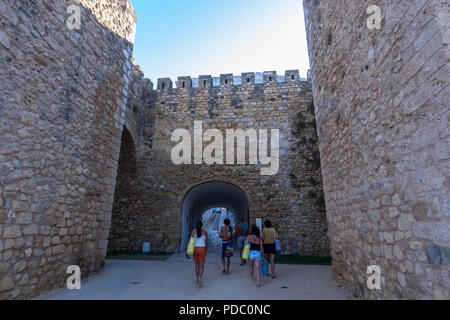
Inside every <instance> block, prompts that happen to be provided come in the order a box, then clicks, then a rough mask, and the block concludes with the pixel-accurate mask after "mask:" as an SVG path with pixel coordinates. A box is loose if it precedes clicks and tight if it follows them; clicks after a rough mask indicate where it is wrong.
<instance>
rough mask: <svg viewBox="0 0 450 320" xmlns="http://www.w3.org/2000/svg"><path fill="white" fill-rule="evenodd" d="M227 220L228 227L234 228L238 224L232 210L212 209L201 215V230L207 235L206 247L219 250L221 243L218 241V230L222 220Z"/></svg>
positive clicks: (221, 225)
mask: <svg viewBox="0 0 450 320" xmlns="http://www.w3.org/2000/svg"><path fill="white" fill-rule="evenodd" d="M225 219H229V220H230V225H231V226H232V227H233V228H234V227H235V225H236V224H238V223H239V221H238V219H237V216H236V215H235V214H234V212H233V210H230V209H227V208H222V207H221V208H212V209H208V210H206V211H205V212H203V214H202V222H203V229H204V230H205V231H206V232H207V233H208V246H209V248H210V249H212V248H214V249H216V250H220V249H221V248H222V247H221V246H222V242H221V241H220V239H219V233H220V228H221V227H223V226H224V225H225V224H224V220H225Z"/></svg>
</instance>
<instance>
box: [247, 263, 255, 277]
mask: <svg viewBox="0 0 450 320" xmlns="http://www.w3.org/2000/svg"><path fill="white" fill-rule="evenodd" d="M254 261H255V260H248V265H249V266H250V278H251V279H252V281H255V275H254V273H253V264H254Z"/></svg>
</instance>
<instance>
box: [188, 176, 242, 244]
mask: <svg viewBox="0 0 450 320" xmlns="http://www.w3.org/2000/svg"><path fill="white" fill-rule="evenodd" d="M219 209H220V213H219ZM182 210H183V215H182V230H181V244H180V250H181V251H184V250H185V249H186V246H187V243H188V241H189V234H190V232H191V230H192V229H194V228H195V225H196V223H197V221H200V220H202V221H203V222H204V225H205V229H206V228H210V229H211V230H213V232H212V234H210V235H209V238H210V239H212V237H214V236H217V237H218V233H217V235H216V233H215V232H216V231H214V230H218V227H219V226H222V225H223V220H224V219H225V216H226V217H228V218H229V217H233V219H230V221H231V220H232V221H231V223H232V225H235V224H238V223H239V222H240V221H244V222H247V223H248V222H249V216H248V211H249V201H248V198H247V195H246V194H245V192H244V191H243V190H242V189H241V188H239V187H238V186H236V185H234V184H232V183H228V182H220V181H218V182H205V183H202V184H200V185H197V186H195V187H193V188H192V189H190V190H189V191H188V192H187V193H186V195H185V197H184V200H183V208H182ZM213 210H215V211H213ZM231 213H232V215H231ZM205 222H206V224H205ZM217 232H218V231H217ZM213 243H215V242H213Z"/></svg>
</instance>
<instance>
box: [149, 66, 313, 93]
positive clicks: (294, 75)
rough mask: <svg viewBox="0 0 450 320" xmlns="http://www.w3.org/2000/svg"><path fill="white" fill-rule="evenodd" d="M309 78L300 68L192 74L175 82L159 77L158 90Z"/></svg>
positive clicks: (279, 81) (286, 81) (271, 82)
mask: <svg viewBox="0 0 450 320" xmlns="http://www.w3.org/2000/svg"><path fill="white" fill-rule="evenodd" d="M308 80H309V78H308V79H307V78H301V77H300V73H299V71H298V70H287V71H286V72H285V74H284V75H278V74H277V72H276V71H264V72H244V73H242V74H241V75H240V76H234V75H233V74H232V73H227V74H221V75H220V76H219V77H213V76H211V75H200V76H198V78H192V77H190V76H183V77H178V80H177V81H175V86H176V87H174V82H173V81H172V80H171V79H170V78H159V79H158V82H157V87H156V90H170V89H190V88H211V87H227V86H252V85H258V84H262V85H269V86H270V85H276V84H281V83H300V82H307V81H308Z"/></svg>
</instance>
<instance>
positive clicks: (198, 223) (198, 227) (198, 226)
mask: <svg viewBox="0 0 450 320" xmlns="http://www.w3.org/2000/svg"><path fill="white" fill-rule="evenodd" d="M202 227H203V222H201V221H199V222H197V238H200V237H201V236H202Z"/></svg>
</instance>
